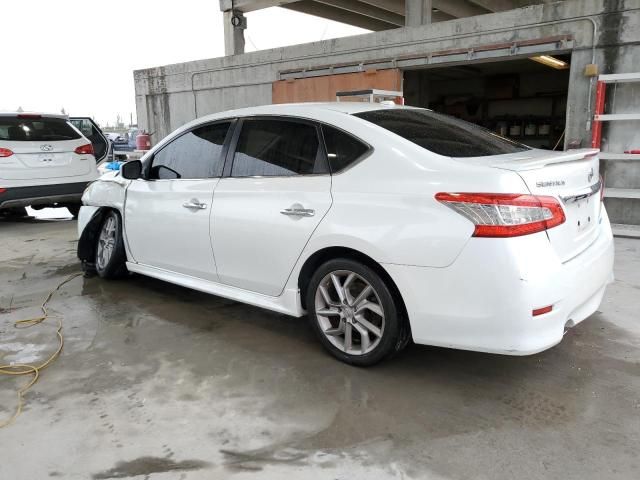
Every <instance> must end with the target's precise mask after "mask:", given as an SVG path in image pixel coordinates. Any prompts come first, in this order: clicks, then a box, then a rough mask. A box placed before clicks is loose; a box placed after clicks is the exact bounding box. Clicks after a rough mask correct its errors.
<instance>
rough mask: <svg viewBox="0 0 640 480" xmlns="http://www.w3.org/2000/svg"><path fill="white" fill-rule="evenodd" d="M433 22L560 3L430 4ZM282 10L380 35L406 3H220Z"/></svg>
mask: <svg viewBox="0 0 640 480" xmlns="http://www.w3.org/2000/svg"><path fill="white" fill-rule="evenodd" d="M431 1H432V7H433V10H432V21H433V22H439V21H445V20H451V19H454V18H462V17H471V16H474V15H483V14H486V13H491V12H500V11H504V10H512V9H514V8H520V7H526V6H529V5H535V4H540V3H552V2H556V1H558V0H431ZM269 7H283V8H287V9H289V10H295V11H297V12H302V13H307V14H310V15H314V16H316V17H322V18H326V19H329V20H335V21H338V22H342V23H347V24H349V25H354V26H356V27H361V28H366V29H368V30H373V31H379V30H389V29H391V28H397V27H402V26H404V25H405V1H404V0H220V9H221V10H222V11H228V10H232V9H233V10H236V11H240V12H244V13H246V12H253V11H255V10H261V9H264V8H269Z"/></svg>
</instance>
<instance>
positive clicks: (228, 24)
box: [222, 10, 247, 55]
mask: <svg viewBox="0 0 640 480" xmlns="http://www.w3.org/2000/svg"><path fill="white" fill-rule="evenodd" d="M222 15H223V22H224V54H225V55H238V54H240V53H244V31H245V29H246V28H247V19H246V18H245V16H244V15H243V14H242V12H238V11H233V10H227V11H225V12H223V13H222Z"/></svg>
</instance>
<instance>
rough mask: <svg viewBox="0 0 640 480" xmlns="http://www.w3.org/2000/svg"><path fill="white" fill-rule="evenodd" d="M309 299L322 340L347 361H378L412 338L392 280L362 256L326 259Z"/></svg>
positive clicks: (310, 308) (312, 285) (314, 322)
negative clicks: (390, 283)
mask: <svg viewBox="0 0 640 480" xmlns="http://www.w3.org/2000/svg"><path fill="white" fill-rule="evenodd" d="M306 302H307V303H306V304H307V310H308V312H309V318H310V320H311V323H312V325H313V328H314V330H315V331H316V333H317V335H318V337H319V339H320V341H321V342H322V344H323V345H324V347H325V348H326V349H327V350H328V351H329V352H330V353H331V354H332V355H333V356H335V357H336V358H338V359H340V360H342V361H343V362H346V363H350V364H352V365H360V366H368V365H373V364H375V363H377V362H379V361H380V360H383V359H384V358H386V357H389V356H390V355H392V354H394V353H396V352H397V351H399V350H400V349H402V347H404V345H405V344H406V342H405V341H403V339H402V336H403V335H404V334H405V331H404V329H403V324H402V322H403V321H404V320H403V318H402V316H401V313H400V309H399V308H398V305H397V303H396V300H395V299H394V296H393V294H392V293H391V290H390V289H389V286H388V285H387V284H386V283H385V281H384V280H383V279H382V278H381V277H380V275H379V274H378V273H376V272H375V271H374V270H373V269H371V268H370V267H368V266H367V265H364V264H362V263H360V262H357V261H354V260H351V259H335V260H330V261H328V262H326V263H324V264H323V265H321V266H320V267H319V268H318V270H317V271H316V272H315V273H314V275H313V277H312V278H311V281H310V283H309V288H308V290H307V296H306Z"/></svg>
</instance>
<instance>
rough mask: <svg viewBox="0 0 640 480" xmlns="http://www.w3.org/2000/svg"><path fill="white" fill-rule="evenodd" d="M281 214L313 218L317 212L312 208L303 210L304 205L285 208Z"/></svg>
mask: <svg viewBox="0 0 640 480" xmlns="http://www.w3.org/2000/svg"><path fill="white" fill-rule="evenodd" d="M280 213H281V214H283V215H288V216H290V217H313V216H314V215H315V214H316V211H315V210H313V209H311V208H303V207H302V205H298V204H296V205H291V207H289V208H285V209H284V210H280Z"/></svg>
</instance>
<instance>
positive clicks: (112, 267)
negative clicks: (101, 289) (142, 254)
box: [95, 210, 127, 279]
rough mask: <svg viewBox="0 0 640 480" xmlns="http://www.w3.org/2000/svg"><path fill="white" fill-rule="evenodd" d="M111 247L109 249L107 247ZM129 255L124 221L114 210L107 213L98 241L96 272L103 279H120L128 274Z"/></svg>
mask: <svg viewBox="0 0 640 480" xmlns="http://www.w3.org/2000/svg"><path fill="white" fill-rule="evenodd" d="M107 244H108V245H110V248H107V247H106V245H107ZM126 261H127V255H126V252H125V250H124V241H123V239H122V220H121V218H120V214H118V212H116V211H114V210H110V211H109V212H107V213H106V214H105V216H104V218H103V220H102V224H101V225H100V231H99V232H98V236H97V239H96V249H95V270H96V273H97V274H98V275H99V276H100V277H102V278H108V279H113V278H120V277H123V276H125V275H126V274H127V267H126V263H125V262H126Z"/></svg>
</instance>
